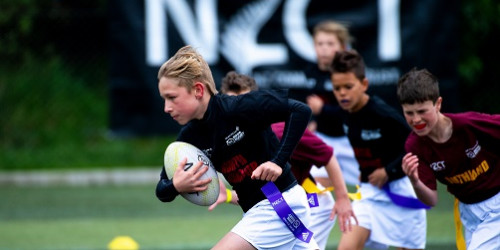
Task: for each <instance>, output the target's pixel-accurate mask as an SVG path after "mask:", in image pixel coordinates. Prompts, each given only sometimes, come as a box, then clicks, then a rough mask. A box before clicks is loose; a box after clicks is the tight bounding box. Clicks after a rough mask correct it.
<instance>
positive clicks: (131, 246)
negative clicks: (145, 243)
mask: <svg viewBox="0 0 500 250" xmlns="http://www.w3.org/2000/svg"><path fill="white" fill-rule="evenodd" d="M108 249H109V250H139V244H137V242H135V240H134V239H132V238H131V237H129V236H116V237H115V238H113V240H111V242H109V244H108Z"/></svg>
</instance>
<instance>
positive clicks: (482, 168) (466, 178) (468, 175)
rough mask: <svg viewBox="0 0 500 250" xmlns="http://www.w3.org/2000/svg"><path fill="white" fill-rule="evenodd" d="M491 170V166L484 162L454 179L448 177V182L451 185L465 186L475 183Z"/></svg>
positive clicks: (453, 177)
mask: <svg viewBox="0 0 500 250" xmlns="http://www.w3.org/2000/svg"><path fill="white" fill-rule="evenodd" d="M489 169H490V165H489V164H488V162H487V161H486V160H484V161H482V162H481V163H480V164H479V165H478V166H477V167H476V168H474V169H470V170H467V171H465V172H463V173H461V174H457V175H455V176H452V177H446V180H447V181H448V182H449V183H451V184H463V183H467V182H471V181H475V180H476V179H477V178H478V177H479V176H481V175H482V174H484V173H486V172H488V170H489Z"/></svg>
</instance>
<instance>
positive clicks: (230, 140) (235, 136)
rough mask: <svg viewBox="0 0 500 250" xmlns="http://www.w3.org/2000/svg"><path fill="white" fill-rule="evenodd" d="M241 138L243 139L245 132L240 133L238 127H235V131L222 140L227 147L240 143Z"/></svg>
mask: <svg viewBox="0 0 500 250" xmlns="http://www.w3.org/2000/svg"><path fill="white" fill-rule="evenodd" d="M243 137H245V132H243V131H240V127H238V126H236V130H234V131H233V132H231V134H229V135H228V136H226V138H224V139H226V144H227V145H228V146H231V145H233V144H235V143H237V142H239V141H241V139H243Z"/></svg>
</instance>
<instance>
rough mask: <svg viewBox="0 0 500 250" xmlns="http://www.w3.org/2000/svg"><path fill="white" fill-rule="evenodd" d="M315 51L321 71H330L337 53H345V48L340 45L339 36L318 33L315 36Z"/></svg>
mask: <svg viewBox="0 0 500 250" xmlns="http://www.w3.org/2000/svg"><path fill="white" fill-rule="evenodd" d="M314 50H315V51H316V57H317V60H318V66H319V68H320V69H321V70H325V71H326V70H328V68H329V67H330V64H331V63H332V61H333V57H335V53H336V52H337V51H343V50H344V46H343V45H342V44H341V43H340V41H339V39H338V37H337V35H335V34H332V33H326V32H321V31H320V32H318V33H317V34H316V36H314Z"/></svg>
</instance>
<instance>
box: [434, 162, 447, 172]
mask: <svg viewBox="0 0 500 250" xmlns="http://www.w3.org/2000/svg"><path fill="white" fill-rule="evenodd" d="M431 168H432V170H434V171H436V172H437V171H441V170H444V169H445V168H446V166H445V165H444V161H436V162H433V163H431Z"/></svg>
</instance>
